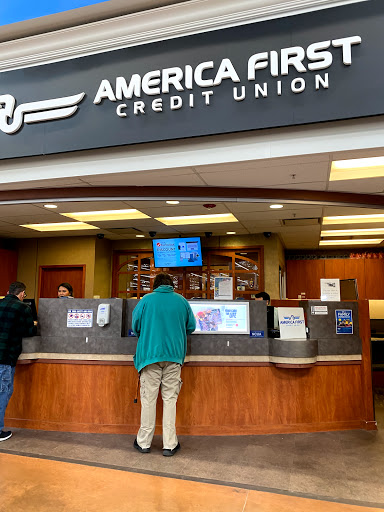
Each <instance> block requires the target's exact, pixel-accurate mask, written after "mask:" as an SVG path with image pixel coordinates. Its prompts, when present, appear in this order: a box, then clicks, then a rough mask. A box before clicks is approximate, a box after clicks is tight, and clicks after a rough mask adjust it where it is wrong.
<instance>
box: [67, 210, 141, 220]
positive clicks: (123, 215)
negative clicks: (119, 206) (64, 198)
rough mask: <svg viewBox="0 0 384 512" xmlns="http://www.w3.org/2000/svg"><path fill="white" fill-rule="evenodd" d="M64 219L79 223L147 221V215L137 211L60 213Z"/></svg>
mask: <svg viewBox="0 0 384 512" xmlns="http://www.w3.org/2000/svg"><path fill="white" fill-rule="evenodd" d="M60 215H64V217H70V218H71V219H75V220H79V221H103V220H135V219H149V218H150V217H149V215H146V214H145V213H142V212H139V210H135V209H129V210H104V211H95V212H72V213H61V214H60Z"/></svg>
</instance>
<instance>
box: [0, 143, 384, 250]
mask: <svg viewBox="0 0 384 512" xmlns="http://www.w3.org/2000/svg"><path fill="white" fill-rule="evenodd" d="M92 153H93V158H95V159H97V151H95V152H92ZM380 155H384V148H377V149H375V150H372V149H369V150H364V151H362V150H359V151H348V152H339V153H336V152H333V153H322V154H312V155H302V156H286V157H282V158H270V159H255V160H246V161H234V162H227V163H222V164H212V165H193V166H183V167H174V168H166V169H164V168H162V169H152V170H142V171H139V170H137V171H135V172H130V171H125V172H118V173H111V174H110V173H108V174H104V175H103V174H97V175H91V174H88V175H84V173H82V175H81V176H78V177H76V176H74V177H65V178H57V179H43V180H34V181H18V182H17V183H15V182H13V183H12V182H8V183H4V182H3V184H2V185H1V190H4V191H6V190H16V189H20V190H22V189H33V188H39V189H41V188H52V187H53V188H58V187H82V188H89V187H94V186H96V187H103V186H117V187H118V186H124V187H129V186H182V187H189V186H194V187H195V186H198V187H202V188H205V187H207V186H209V187H211V186H212V187H217V186H220V187H228V188H231V187H243V188H250V187H252V188H276V189H289V190H295V189H296V190H300V191H303V190H308V191H322V192H323V191H336V192H350V193H352V194H374V195H375V196H376V197H377V195H384V177H383V178H372V179H360V180H345V181H339V182H330V181H329V175H330V167H331V162H332V160H337V159H346V158H358V157H363V156H367V157H368V156H380ZM55 159H56V156H55V157H53V161H52V163H53V167H52V168H55V165H58V167H60V165H62V164H63V162H64V161H63V159H62V157H60V158H59V157H57V162H56V161H55ZM23 160H24V163H23V162H21V161H20V164H21V165H23V166H25V165H26V163H25V159H23ZM39 161H40V160H37V162H39ZM109 161H110V160H109V159H108V158H106V159H105V164H106V166H108V162H109ZM45 164H47V161H45ZM2 165H4V175H6V174H7V175H8V176H10V174H9V173H10V172H11V168H8V172H7V170H6V166H7V165H8V163H7V162H4V163H3V164H2ZM13 165H19V164H18V162H15V161H13ZM11 175H12V174H11ZM35 175H36V174H35ZM25 179H27V178H25ZM207 193H208V189H207ZM133 194H134V192H133ZM56 199H60V193H58V195H57V198H56ZM165 199H167V198H166V197H161V200H154V199H148V200H144V199H140V200H127V201H121V200H119V201H111V200H108V201H104V202H103V201H94V202H91V201H90V202H88V201H83V202H79V201H77V202H76V201H74V202H70V201H64V202H62V201H59V202H57V203H56V204H57V205H58V208H57V209H56V210H48V209H46V208H44V206H43V204H42V203H36V202H35V203H33V204H2V205H1V204H0V237H2V238H35V237H50V236H55V237H60V236H84V235H92V236H95V231H93V230H92V231H79V232H60V233H39V232H36V231H32V230H30V229H27V228H22V227H20V224H28V223H46V222H66V221H68V220H69V219H68V218H66V217H63V216H61V215H60V213H65V212H77V211H91V210H110V209H127V208H136V209H138V210H140V211H141V212H143V213H145V214H147V215H149V217H150V218H149V219H138V220H132V221H129V220H128V221H108V222H90V224H93V225H95V226H97V227H99V228H100V233H103V234H104V235H105V237H106V238H109V239H111V240H120V239H133V238H135V236H136V234H139V233H140V234H145V235H146V236H147V237H148V236H149V235H148V232H149V231H156V232H157V233H158V234H159V235H160V236H173V235H179V234H192V233H193V234H204V233H205V232H212V233H213V235H218V236H224V235H226V232H227V231H236V233H237V234H239V235H240V234H244V235H245V234H254V233H263V232H268V231H270V232H272V233H276V234H278V236H279V237H280V238H281V240H282V242H283V244H284V246H285V247H286V248H287V249H300V248H302V249H309V248H311V249H316V248H318V243H319V240H320V231H321V219H322V217H323V216H330V215H356V214H358V215H363V214H368V213H384V209H382V210H380V209H379V208H376V209H374V208H373V209H369V208H359V207H353V206H338V205H335V206H326V205H323V204H300V203H295V204H293V203H291V204H289V203H285V202H284V207H283V208H282V209H280V210H272V209H270V207H269V206H270V204H272V201H270V200H264V201H265V202H263V200H260V201H259V202H250V201H240V200H239V201H236V202H233V201H217V200H215V199H214V198H212V200H211V201H207V200H204V201H202V200H198V201H190V200H188V201H183V200H181V202H180V205H177V206H170V205H167V204H166V203H165ZM48 202H49V201H48ZM206 202H213V203H214V204H216V207H215V208H214V209H212V210H208V209H206V208H205V207H204V206H203V204H204V203H206ZM273 202H274V203H276V202H282V201H279V200H278V199H276V200H274V201H273ZM383 208H384V198H383ZM228 212H231V213H233V214H234V215H235V217H236V218H237V219H238V221H239V222H238V223H226V224H205V225H200V226H198V225H189V226H165V225H164V224H162V223H160V222H158V221H156V220H155V219H156V218H157V217H164V216H167V217H170V216H179V215H200V214H210V213H228ZM302 219H314V220H313V221H310V222H311V225H305V224H307V223H308V221H304V222H303V221H302ZM285 220H291V221H293V224H292V223H291V224H290V225H289V226H288V225H285V224H284V221H285ZM303 224H304V225H303ZM383 226H384V223H383ZM343 227H345V226H342V225H341V226H338V225H335V226H332V228H331V229H338V228H343ZM353 227H357V228H374V227H378V224H369V223H367V224H358V225H356V226H354V225H350V226H348V228H353ZM382 246H383V244H382Z"/></svg>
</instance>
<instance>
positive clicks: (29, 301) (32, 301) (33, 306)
mask: <svg viewBox="0 0 384 512" xmlns="http://www.w3.org/2000/svg"><path fill="white" fill-rule="evenodd" d="M23 302H24V304H28V306H29V307H30V308H31V311H32V316H33V319H34V320H35V321H37V310H36V303H35V299H28V298H27V299H24V300H23Z"/></svg>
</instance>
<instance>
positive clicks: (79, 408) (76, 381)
mask: <svg viewBox="0 0 384 512" xmlns="http://www.w3.org/2000/svg"><path fill="white" fill-rule="evenodd" d="M76 363H77V364H70V363H69V364H68V362H66V363H64V362H63V363H60V362H57V361H56V362H54V363H53V362H46V361H45V362H35V363H34V364H22V365H18V367H17V371H16V377H15V392H14V395H13V397H12V399H11V402H10V404H9V406H8V409H7V416H6V427H23V428H33V429H43V430H60V431H70V432H101V433H125V434H134V433H136V432H137V429H138V427H139V420H140V404H134V403H133V398H134V396H135V392H136V386H137V372H136V370H135V369H134V367H133V366H131V365H121V364H120V365H119V364H114V363H113V362H111V363H109V364H105V363H104V364H97V363H96V364H86V363H85V364H81V363H80V362H78V361H76ZM360 363H361V362H360ZM361 371H362V369H361V364H339V365H337V364H333V365H319V366H314V367H312V368H302V369H290V368H276V367H274V366H270V365H265V366H189V365H188V366H185V367H184V368H183V370H182V378H183V381H184V384H183V387H182V390H181V393H180V398H179V401H178V411H177V428H178V433H179V434H189V435H251V434H267V433H287V432H315V431H324V430H342V429H357V428H365V429H374V428H376V426H375V422H374V418H373V411H372V414H370V407H369V405H370V404H369V403H368V402H367V401H369V393H368V392H367V389H364V387H363V382H364V380H363V379H362V374H361ZM366 411H368V413H367V412H366ZM157 424H158V427H157V429H156V431H157V433H160V425H161V400H160V399H159V403H158V416H157Z"/></svg>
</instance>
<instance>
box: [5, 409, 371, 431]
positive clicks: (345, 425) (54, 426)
mask: <svg viewBox="0 0 384 512" xmlns="http://www.w3.org/2000/svg"><path fill="white" fill-rule="evenodd" d="M138 407H140V405H138ZM6 422H7V425H9V426H10V427H11V428H29V429H36V430H50V431H59V432H83V433H93V434H136V433H137V431H138V428H139V424H137V425H121V424H115V425H105V424H93V423H92V424H90V423H61V422H55V421H36V420H29V419H16V418H7V420H6ZM376 428H377V426H376V422H372V424H367V423H366V422H364V421H360V420H355V421H339V422H332V423H325V422H324V423H300V424H290V425H268V426H266V425H244V426H237V427H235V428H234V427H233V426H231V425H220V426H215V425H202V426H200V425H193V426H178V427H177V433H178V434H179V435H189V436H207V435H208V436H229V435H230V436H234V435H237V436H246V435H263V434H291V433H305V432H330V431H336V430H353V429H365V430H376ZM155 434H161V426H160V425H159V424H157V425H156V429H155Z"/></svg>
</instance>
